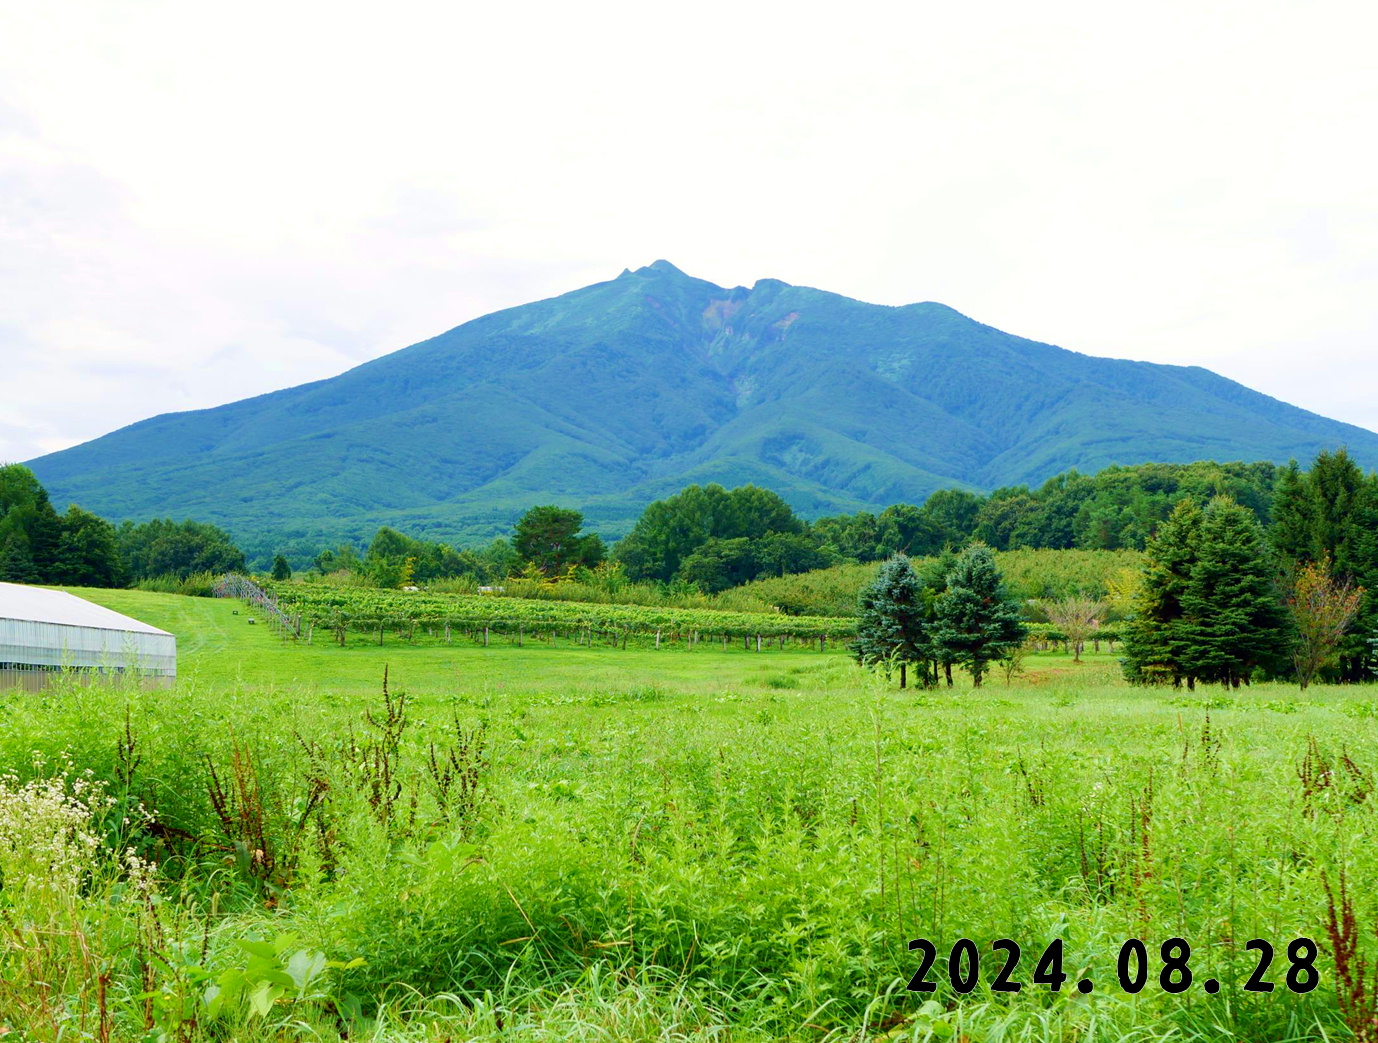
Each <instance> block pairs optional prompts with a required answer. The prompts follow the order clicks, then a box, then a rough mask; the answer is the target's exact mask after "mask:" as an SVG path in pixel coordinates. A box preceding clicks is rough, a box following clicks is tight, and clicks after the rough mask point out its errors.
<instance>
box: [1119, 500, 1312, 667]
mask: <svg viewBox="0 0 1378 1043" xmlns="http://www.w3.org/2000/svg"><path fill="white" fill-rule="evenodd" d="M1290 641H1291V635H1290V633H1289V632H1288V631H1287V630H1286V628H1285V620H1284V615H1283V610H1282V605H1281V596H1280V592H1279V590H1278V588H1277V584H1276V577H1275V571H1274V568H1273V564H1272V560H1271V556H1270V554H1269V552H1268V548H1267V545H1266V543H1265V541H1264V537H1263V530H1262V528H1261V527H1260V526H1259V524H1258V522H1257V521H1256V520H1255V519H1254V517H1253V515H1252V513H1251V512H1249V511H1248V510H1246V509H1245V508H1243V507H1241V506H1239V505H1238V504H1236V503H1235V502H1234V501H1233V500H1230V499H1228V498H1226V497H1220V498H1218V499H1216V500H1213V501H1211V503H1210V504H1209V505H1207V507H1206V509H1205V510H1204V511H1201V510H1198V509H1197V507H1196V505H1195V504H1194V503H1193V502H1191V501H1185V502H1183V503H1182V504H1180V505H1179V506H1178V507H1177V509H1176V510H1175V511H1174V512H1173V515H1172V517H1171V518H1170V519H1169V521H1168V522H1167V523H1166V524H1164V525H1163V526H1162V527H1161V528H1160V529H1159V531H1158V535H1157V537H1156V538H1155V539H1154V540H1153V541H1152V543H1151V544H1150V546H1149V550H1148V553H1147V555H1146V561H1145V565H1144V574H1143V581H1142V583H1141V586H1140V590H1139V594H1138V598H1137V603H1136V614H1135V617H1134V619H1133V620H1132V622H1131V623H1130V626H1129V628H1128V633H1127V635H1126V645H1125V652H1126V671H1127V673H1128V675H1129V676H1130V677H1131V679H1135V680H1144V681H1154V680H1162V681H1171V682H1172V683H1173V684H1174V685H1178V684H1180V683H1181V682H1182V680H1184V679H1185V680H1186V681H1187V682H1188V684H1189V685H1190V686H1193V687H1194V686H1195V683H1196V681H1197V680H1203V681H1218V682H1220V683H1222V684H1226V685H1233V686H1235V687H1237V686H1238V685H1239V684H1240V682H1241V681H1248V680H1249V678H1250V676H1251V675H1252V674H1253V672H1254V671H1255V670H1256V669H1264V670H1266V671H1269V672H1274V671H1277V670H1278V669H1279V668H1280V667H1281V666H1282V664H1283V663H1284V661H1285V659H1286V657H1287V655H1288V653H1289V651H1290Z"/></svg>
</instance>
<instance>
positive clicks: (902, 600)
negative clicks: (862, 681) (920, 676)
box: [852, 554, 928, 688]
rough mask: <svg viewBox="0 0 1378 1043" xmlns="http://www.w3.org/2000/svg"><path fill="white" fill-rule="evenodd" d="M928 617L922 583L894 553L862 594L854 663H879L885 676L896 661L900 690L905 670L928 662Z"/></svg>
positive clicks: (853, 649)
mask: <svg viewBox="0 0 1378 1043" xmlns="http://www.w3.org/2000/svg"><path fill="white" fill-rule="evenodd" d="M927 614H928V610H927V603H926V599H925V597H924V588H923V584H922V583H921V582H920V581H919V577H918V575H917V574H916V573H915V572H914V567H913V565H911V564H910V562H909V559H908V558H907V557H905V556H904V555H903V554H896V555H895V556H894V557H892V558H891V559H890V560H889V561H887V562H885V563H884V564H883V565H881V567H880V570H879V571H878V572H877V573H876V578H875V579H874V580H872V581H871V584H870V586H868V587H867V588H866V589H865V590H863V591H862V592H861V597H860V599H859V601H858V611H857V636H856V641H854V642H853V643H852V652H853V654H854V655H855V656H856V658H857V662H859V663H861V664H862V665H863V666H866V665H874V664H880V665H881V666H883V667H884V668H885V671H886V675H887V676H888V675H889V670H890V664H891V663H893V662H898V664H899V668H900V687H901V688H903V687H905V684H906V681H907V672H906V667H907V666H908V665H909V664H910V663H924V662H926V661H927V659H928V647H927V642H926V635H925V621H926V616H927ZM926 674H927V671H926V670H925V675H926ZM926 680H927V677H926V676H925V681H926Z"/></svg>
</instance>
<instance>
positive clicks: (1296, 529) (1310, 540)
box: [1268, 460, 1316, 561]
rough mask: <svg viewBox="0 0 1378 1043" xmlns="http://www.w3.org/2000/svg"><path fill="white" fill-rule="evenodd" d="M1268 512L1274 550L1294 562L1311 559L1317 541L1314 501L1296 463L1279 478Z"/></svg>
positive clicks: (1269, 535)
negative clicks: (1271, 505)
mask: <svg viewBox="0 0 1378 1043" xmlns="http://www.w3.org/2000/svg"><path fill="white" fill-rule="evenodd" d="M1270 513H1271V517H1272V526H1271V528H1270V530H1269V533H1268V539H1269V542H1270V543H1271V544H1272V547H1273V550H1275V551H1277V553H1278V554H1280V555H1284V556H1286V557H1288V558H1291V559H1292V560H1293V561H1308V560H1310V558H1311V556H1312V554H1313V553H1314V548H1315V542H1316V531H1315V530H1316V499H1315V496H1314V494H1313V493H1312V491H1311V485H1310V483H1309V481H1308V480H1307V476H1306V475H1305V474H1303V473H1302V470H1301V468H1300V467H1298V466H1297V462H1296V461H1295V460H1289V461H1288V463H1287V467H1286V468H1285V469H1283V471H1282V472H1281V473H1280V474H1279V475H1278V481H1277V490H1276V492H1275V493H1274V494H1273V507H1272V511H1271V512H1270Z"/></svg>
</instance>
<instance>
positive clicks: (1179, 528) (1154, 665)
mask: <svg viewBox="0 0 1378 1043" xmlns="http://www.w3.org/2000/svg"><path fill="white" fill-rule="evenodd" d="M1201 521H1202V517H1201V508H1199V507H1197V506H1196V503H1195V501H1194V500H1189V499H1187V500H1182V501H1180V502H1179V503H1178V504H1177V506H1176V507H1175V508H1174V509H1173V512H1172V514H1171V515H1170V516H1169V517H1168V519H1167V520H1166V521H1165V522H1163V523H1162V525H1160V526H1158V531H1157V532H1156V533H1155V534H1154V535H1153V538H1152V539H1150V540H1149V541H1148V546H1147V548H1146V550H1145V552H1144V565H1143V573H1142V575H1141V578H1140V582H1139V588H1138V592H1137V594H1136V595H1135V598H1134V609H1133V617H1132V618H1131V619H1130V621H1129V624H1128V626H1127V627H1126V628H1125V636H1124V652H1125V661H1124V667H1125V676H1126V677H1128V678H1129V680H1131V681H1135V682H1148V683H1151V682H1157V681H1171V682H1172V684H1173V686H1174V687H1176V686H1178V685H1180V684H1181V683H1182V681H1183V680H1184V679H1185V680H1186V681H1187V684H1188V687H1193V688H1194V687H1195V685H1196V678H1195V676H1194V675H1193V674H1192V673H1191V671H1190V670H1189V669H1188V666H1187V663H1186V662H1185V657H1184V647H1183V640H1184V636H1185V635H1184V630H1185V622H1184V617H1185V614H1186V613H1185V610H1184V609H1183V607H1182V599H1183V597H1184V596H1185V594H1186V589H1187V584H1188V583H1189V582H1190V580H1191V573H1192V569H1193V568H1194V567H1195V566H1196V561H1197V556H1198V554H1199V549H1200V540H1201Z"/></svg>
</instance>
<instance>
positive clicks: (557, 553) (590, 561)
mask: <svg viewBox="0 0 1378 1043" xmlns="http://www.w3.org/2000/svg"><path fill="white" fill-rule="evenodd" d="M583 527H584V516H583V515H582V514H581V513H580V512H579V511H571V510H566V509H565V508H563V507H556V506H554V505H553V504H550V505H546V506H542V507H532V508H531V509H530V510H529V511H527V512H526V513H525V514H523V515H522V516H521V519H520V520H519V521H518V522H517V528H516V532H515V534H514V536H513V539H512V545H513V547H514V548H515V549H516V551H517V555H518V557H519V559H520V562H521V564H522V565H523V566H528V565H532V566H535V568H536V569H537V570H538V571H539V572H540V573H541V574H542V575H543V576H557V575H559V574H561V573H563V572H564V571H565V570H566V569H568V568H569V567H570V566H571V565H586V566H588V567H589V568H592V567H593V566H595V565H597V564H598V563H599V562H601V561H602V560H603V556H604V547H603V540H602V539H601V538H600V537H599V536H598V535H597V534H596V533H587V534H582V535H581V534H580V530H581V529H582V528H583Z"/></svg>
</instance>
